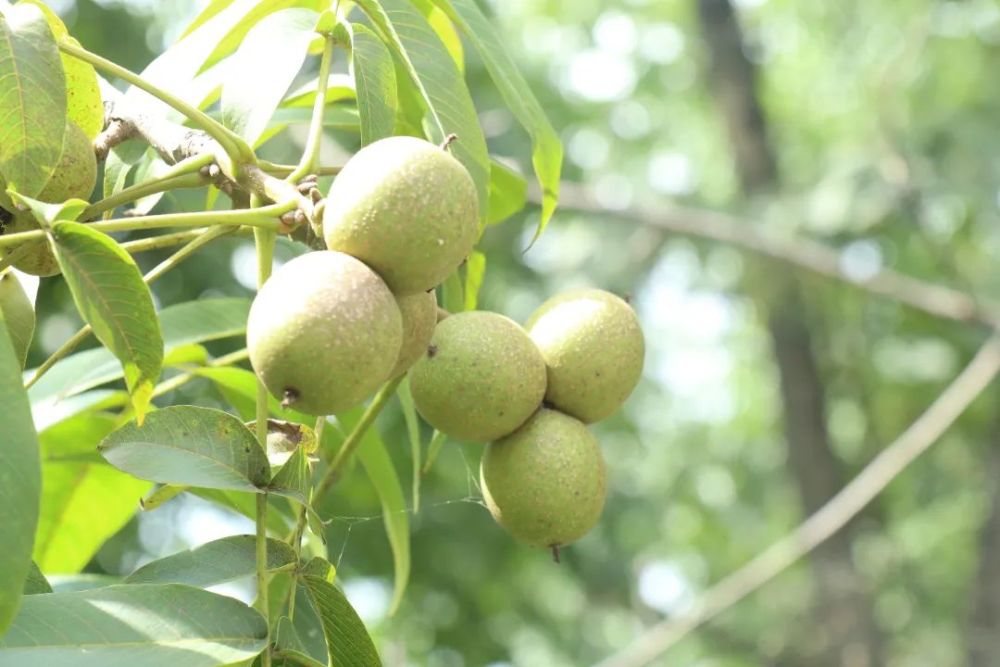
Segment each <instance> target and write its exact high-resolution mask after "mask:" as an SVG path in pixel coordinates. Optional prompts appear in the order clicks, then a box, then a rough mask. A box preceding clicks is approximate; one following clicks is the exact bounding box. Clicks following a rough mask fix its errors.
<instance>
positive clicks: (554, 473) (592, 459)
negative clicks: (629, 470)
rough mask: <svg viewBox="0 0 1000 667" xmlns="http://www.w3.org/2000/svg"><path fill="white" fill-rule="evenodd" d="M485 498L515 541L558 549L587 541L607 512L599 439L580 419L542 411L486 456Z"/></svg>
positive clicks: (494, 445) (493, 445) (482, 473)
mask: <svg viewBox="0 0 1000 667" xmlns="http://www.w3.org/2000/svg"><path fill="white" fill-rule="evenodd" d="M479 472H480V479H481V481H482V487H483V496H484V498H485V500H486V506H487V507H488V508H489V510H490V513H491V514H492V515H493V518H494V519H496V521H497V523H499V524H500V525H501V526H503V528H504V529H505V530H506V531H507V532H508V533H510V534H511V535H512V536H513V537H514V538H515V539H517V540H520V541H521V542H524V543H526V544H530V545H532V546H537V547H560V546H564V545H566V544H570V543H571V542H575V541H576V540H578V539H580V538H581V537H583V536H584V535H585V534H587V532H588V531H589V530H590V529H591V528H593V526H594V524H596V523H597V520H598V519H599V518H600V516H601V511H602V509H603V508H604V498H605V495H606V493H607V482H606V473H605V465H604V458H603V457H602V456H601V451H600V448H599V447H598V444H597V440H596V439H595V438H594V436H593V435H591V433H590V431H588V430H587V427H586V426H584V425H583V423H581V422H580V421H579V420H577V419H574V418H573V417H570V416H568V415H565V414H563V413H561V412H559V411H557V410H549V409H547V408H543V409H542V410H539V411H538V412H537V413H535V415H534V416H532V417H531V419H529V420H528V421H527V422H526V423H525V424H524V425H523V426H522V427H521V428H519V429H517V430H516V431H514V432H513V433H511V434H510V435H508V436H507V437H505V438H502V439H500V440H497V441H496V442H491V443H490V444H489V445H487V447H486V451H485V452H483V460H482V463H481V465H480V471H479Z"/></svg>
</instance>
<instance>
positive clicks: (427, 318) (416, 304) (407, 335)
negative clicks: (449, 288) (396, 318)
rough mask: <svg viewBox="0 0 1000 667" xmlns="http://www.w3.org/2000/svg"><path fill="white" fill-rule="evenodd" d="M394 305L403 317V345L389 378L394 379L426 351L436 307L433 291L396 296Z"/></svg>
mask: <svg viewBox="0 0 1000 667" xmlns="http://www.w3.org/2000/svg"><path fill="white" fill-rule="evenodd" d="M396 305H398V306H399V313H400V315H402V316H403V345H402V346H401V347H400V348H399V357H398V358H397V359H396V366H395V367H394V368H393V369H392V372H391V373H389V377H396V376H397V375H400V374H402V373H405V372H406V371H408V370H410V367H411V366H413V364H415V363H416V362H417V359H419V358H420V357H421V355H423V353H424V351H426V350H427V345H428V344H429V343H430V342H431V336H433V335H434V325H436V324H437V316H438V307H437V297H436V296H434V291H433V290H431V291H430V292H418V293H417V294H410V295H408V296H397V297H396Z"/></svg>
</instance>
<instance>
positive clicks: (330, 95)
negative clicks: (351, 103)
mask: <svg viewBox="0 0 1000 667" xmlns="http://www.w3.org/2000/svg"><path fill="white" fill-rule="evenodd" d="M318 88H319V79H313V80H312V81H310V82H308V83H306V84H305V85H303V86H301V87H299V88H296V89H295V90H294V91H292V92H290V93H288V95H286V96H285V99H284V101H282V103H281V106H283V107H303V108H306V109H312V108H313V104H315V103H316V91H317V89H318ZM393 94H395V91H393ZM356 97H357V95H356V93H355V92H354V79H353V78H352V77H351V76H349V75H347V74H343V73H338V72H331V73H330V78H329V79H327V82H326V103H327V105H330V104H333V103H334V102H342V101H344V100H353V99H356Z"/></svg>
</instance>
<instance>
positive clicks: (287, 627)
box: [274, 582, 326, 667]
mask: <svg viewBox="0 0 1000 667" xmlns="http://www.w3.org/2000/svg"><path fill="white" fill-rule="evenodd" d="M293 583H294V582H293ZM295 602H296V607H297V606H298V602H299V598H298V596H296V598H295ZM295 616H296V619H298V618H299V614H296V615H295ZM274 645H275V646H276V647H277V649H278V655H277V656H276V657H278V658H279V659H285V660H286V661H290V662H292V663H293V664H297V665H304V666H305V667H326V661H325V660H324V661H323V662H320V661H318V660H316V659H315V658H313V657H312V656H310V655H309V652H308V648H307V647H306V645H305V644H304V643H303V641H302V639H301V638H299V633H298V632H297V631H296V629H295V623H294V622H293V621H292V619H290V618H288V617H287V616H282V617H281V618H279V619H278V625H277V627H276V630H275V633H274ZM324 657H325V656H324Z"/></svg>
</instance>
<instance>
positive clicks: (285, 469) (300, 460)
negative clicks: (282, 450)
mask: <svg viewBox="0 0 1000 667" xmlns="http://www.w3.org/2000/svg"><path fill="white" fill-rule="evenodd" d="M310 482H311V475H310V474H309V462H308V461H307V460H306V453H305V449H303V448H302V447H296V448H295V451H294V452H292V455H291V456H289V457H288V460H287V461H285V463H284V465H282V466H281V468H279V469H278V472H276V473H275V474H274V477H273V478H272V479H271V483H270V484H269V485H268V487H267V490H268V491H269V492H270V493H276V494H278V495H280V496H285V497H286V498H291V499H293V500H295V501H297V502H298V503H299V504H300V505H303V506H306V507H308V505H309V491H310V488H311V487H310Z"/></svg>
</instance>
